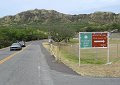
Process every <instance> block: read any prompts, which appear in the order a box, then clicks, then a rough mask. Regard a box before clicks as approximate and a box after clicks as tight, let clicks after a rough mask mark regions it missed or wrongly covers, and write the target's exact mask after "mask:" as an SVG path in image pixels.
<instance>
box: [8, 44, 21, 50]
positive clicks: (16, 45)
mask: <svg viewBox="0 0 120 85" xmlns="http://www.w3.org/2000/svg"><path fill="white" fill-rule="evenodd" d="M21 49H22V46H21V45H20V44H19V43H13V44H12V45H11V46H10V51H12V50H21Z"/></svg>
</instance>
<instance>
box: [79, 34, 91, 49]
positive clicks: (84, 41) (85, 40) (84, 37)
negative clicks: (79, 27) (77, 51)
mask: <svg viewBox="0 0 120 85" xmlns="http://www.w3.org/2000/svg"><path fill="white" fill-rule="evenodd" d="M91 47H92V33H80V48H91Z"/></svg>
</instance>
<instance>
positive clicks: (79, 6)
mask: <svg viewBox="0 0 120 85" xmlns="http://www.w3.org/2000/svg"><path fill="white" fill-rule="evenodd" d="M36 8H37V9H47V10H56V11H58V12H62V13H65V14H89V13H93V12H95V11H107V12H115V13H120V0H2V1H1V2H0V17H3V16H7V15H15V14H17V13H19V12H22V11H26V10H31V9H36Z"/></svg>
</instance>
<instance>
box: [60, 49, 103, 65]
mask: <svg viewBox="0 0 120 85" xmlns="http://www.w3.org/2000/svg"><path fill="white" fill-rule="evenodd" d="M61 53H62V57H63V58H65V59H67V60H69V61H70V62H73V63H76V64H78V63H79V58H78V57H77V56H75V55H73V54H71V53H69V52H67V51H65V50H62V51H61ZM81 64H105V61H104V60H101V59H99V58H97V59H96V58H95V56H94V55H90V56H86V57H81Z"/></svg>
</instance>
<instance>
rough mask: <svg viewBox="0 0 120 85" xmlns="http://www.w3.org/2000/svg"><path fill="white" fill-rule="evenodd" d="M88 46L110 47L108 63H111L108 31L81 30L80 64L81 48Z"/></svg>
mask: <svg viewBox="0 0 120 85" xmlns="http://www.w3.org/2000/svg"><path fill="white" fill-rule="evenodd" d="M88 48H108V56H107V63H109V33H108V32H79V66H80V49H88Z"/></svg>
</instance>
